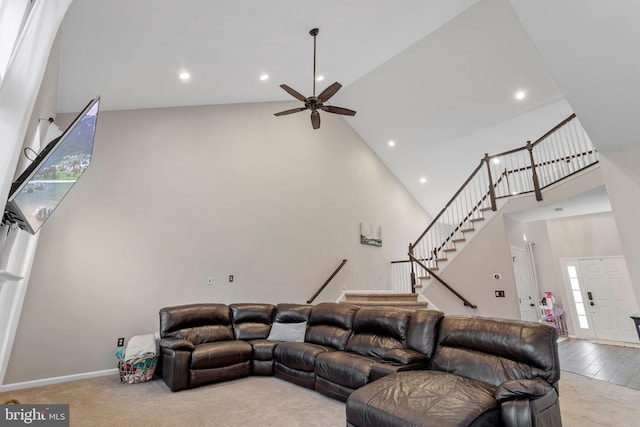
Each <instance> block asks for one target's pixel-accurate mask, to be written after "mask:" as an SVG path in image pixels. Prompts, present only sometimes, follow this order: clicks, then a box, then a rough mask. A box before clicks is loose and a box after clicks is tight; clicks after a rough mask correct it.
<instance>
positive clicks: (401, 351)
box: [384, 348, 427, 365]
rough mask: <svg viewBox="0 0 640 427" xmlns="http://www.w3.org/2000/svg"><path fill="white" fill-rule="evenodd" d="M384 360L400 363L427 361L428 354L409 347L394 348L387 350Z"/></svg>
mask: <svg viewBox="0 0 640 427" xmlns="http://www.w3.org/2000/svg"><path fill="white" fill-rule="evenodd" d="M384 360H385V361H387V362H393V363H399V364H400V365H410V364H412V363H419V362H425V361H426V360H427V356H425V355H424V354H422V353H420V352H419V351H416V350H411V349H409V348H394V349H392V350H389V351H387V352H386V354H385V355H384Z"/></svg>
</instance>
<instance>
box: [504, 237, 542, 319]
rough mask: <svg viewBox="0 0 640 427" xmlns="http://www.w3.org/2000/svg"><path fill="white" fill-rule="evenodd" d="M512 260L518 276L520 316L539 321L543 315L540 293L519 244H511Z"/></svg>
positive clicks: (514, 271)
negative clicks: (539, 299)
mask: <svg viewBox="0 0 640 427" xmlns="http://www.w3.org/2000/svg"><path fill="white" fill-rule="evenodd" d="M511 260H512V261H513V273H514V274H515V277H516V289H517V291H518V305H519V307H520V318H521V319H522V320H529V321H532V322H537V321H538V320H539V319H540V316H541V312H540V309H539V308H538V297H539V295H538V291H537V289H536V285H535V282H534V279H533V275H532V271H531V269H530V268H529V266H528V265H527V257H526V253H525V250H524V249H522V248H519V247H517V246H511Z"/></svg>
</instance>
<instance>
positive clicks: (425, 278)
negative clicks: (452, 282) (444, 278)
mask: <svg viewBox="0 0 640 427" xmlns="http://www.w3.org/2000/svg"><path fill="white" fill-rule="evenodd" d="M418 279H419V280H427V279H431V276H420V277H418Z"/></svg>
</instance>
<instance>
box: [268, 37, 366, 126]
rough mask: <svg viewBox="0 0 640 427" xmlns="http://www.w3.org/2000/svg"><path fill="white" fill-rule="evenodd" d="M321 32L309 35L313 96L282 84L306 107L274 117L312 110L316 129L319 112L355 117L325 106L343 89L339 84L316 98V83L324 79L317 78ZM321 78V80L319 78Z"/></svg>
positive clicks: (346, 109)
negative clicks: (318, 38) (317, 50)
mask: <svg viewBox="0 0 640 427" xmlns="http://www.w3.org/2000/svg"><path fill="white" fill-rule="evenodd" d="M319 32H320V30H318V29H317V28H313V29H312V30H311V31H309V34H310V35H312V36H313V95H312V96H309V97H305V96H304V95H302V94H301V93H300V92H298V91H296V90H295V89H292V88H290V87H289V86H287V85H285V84H281V85H280V87H281V88H282V89H283V90H284V91H285V92H287V93H288V94H289V95H291V96H293V97H294V98H296V99H297V100H299V101H302V102H303V103H304V107H299V108H292V109H290V110H285V111H280V112H279V113H275V114H274V116H284V115H287V114H292V113H298V112H300V111H304V110H311V126H312V127H313V128H314V129H319V128H320V113H319V112H318V110H322V111H326V112H327V113H333V114H340V115H343V116H355V115H356V112H355V111H353V110H349V109H348V108H342V107H334V106H332V105H324V103H325V102H326V101H328V100H329V98H331V97H332V96H333V95H335V94H336V92H338V91H339V90H340V88H341V87H342V85H341V84H340V83H338V82H335V83H333V84H331V85H329V86H328V87H327V88H326V89H325V90H323V91H322V92H320V95H318V96H316V81H321V80H323V79H324V78H323V77H322V76H316V36H317V35H318V33H319ZM319 77H320V78H319Z"/></svg>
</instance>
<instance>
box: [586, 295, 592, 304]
mask: <svg viewBox="0 0 640 427" xmlns="http://www.w3.org/2000/svg"><path fill="white" fill-rule="evenodd" d="M587 298H589V301H593V295H591V292H587ZM591 305H593V304H591Z"/></svg>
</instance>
